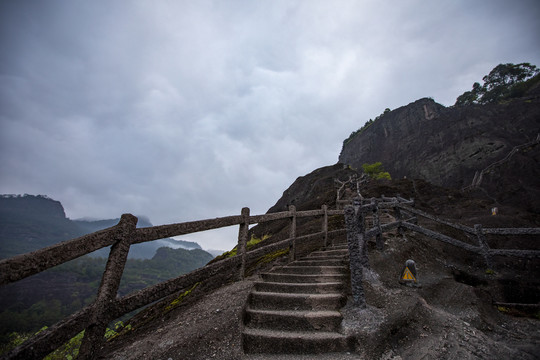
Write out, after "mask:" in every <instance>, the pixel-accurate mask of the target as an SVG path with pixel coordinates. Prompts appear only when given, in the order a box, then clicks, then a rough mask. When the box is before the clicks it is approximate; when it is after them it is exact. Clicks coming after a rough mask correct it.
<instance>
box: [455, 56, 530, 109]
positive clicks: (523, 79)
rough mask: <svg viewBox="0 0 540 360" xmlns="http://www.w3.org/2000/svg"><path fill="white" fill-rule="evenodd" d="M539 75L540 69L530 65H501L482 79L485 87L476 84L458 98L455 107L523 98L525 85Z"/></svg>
mask: <svg viewBox="0 0 540 360" xmlns="http://www.w3.org/2000/svg"><path fill="white" fill-rule="evenodd" d="M539 73H540V69H538V68H537V67H536V66H535V65H531V64H529V63H521V64H517V65H514V64H511V63H508V64H499V65H497V66H496V67H495V68H494V69H493V70H491V72H490V73H489V74H488V75H486V76H484V77H483V78H482V80H483V81H484V85H480V83H477V82H475V83H474V84H473V88H472V90H471V91H466V92H464V93H463V94H461V95H460V96H458V98H457V100H456V104H455V105H457V106H459V105H471V104H487V103H493V102H497V101H500V100H503V99H507V98H511V97H516V96H521V95H523V93H524V92H525V91H526V88H527V86H525V87H524V86H523V85H524V84H526V83H528V80H530V79H533V78H537V77H538V74H539ZM536 80H538V79H536ZM534 82H536V81H534ZM529 85H532V84H529Z"/></svg>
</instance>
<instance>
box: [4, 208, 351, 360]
mask: <svg viewBox="0 0 540 360" xmlns="http://www.w3.org/2000/svg"><path fill="white" fill-rule="evenodd" d="M334 215H343V210H328V208H327V206H325V205H324V206H323V207H322V208H321V209H318V210H307V211H296V208H295V207H294V206H290V207H289V210H288V211H282V212H278V213H271V214H264V215H253V216H250V215H249V208H244V209H242V212H241V215H233V216H226V217H220V218H214V219H207V220H197V221H190V222H183V223H177V224H169V225H160V226H153V227H147V228H136V223H137V218H136V217H134V216H132V215H130V214H124V215H122V217H121V219H120V222H119V223H118V224H117V225H115V226H113V227H110V228H108V229H104V230H101V231H98V232H96V233H93V234H89V235H84V236H81V237H79V238H75V239H72V240H68V241H64V242H61V243H59V244H56V245H53V246H49V247H47V248H44V249H40V250H37V251H34V252H31V253H27V254H22V255H17V256H14V257H12V258H10V259H4V260H1V261H0V285H5V284H9V283H13V282H16V281H19V280H22V279H24V278H26V277H28V276H31V275H34V274H37V273H39V272H42V271H44V270H47V269H49V268H52V267H54V266H57V265H60V264H63V263H65V262H68V261H70V260H73V259H75V258H78V257H81V256H84V255H87V254H89V253H91V252H93V251H96V250H99V249H101V248H104V247H107V246H111V251H110V255H109V259H108V261H107V266H106V269H105V271H104V274H103V279H102V283H101V285H100V287H99V290H98V296H97V298H96V300H95V301H94V302H93V303H92V304H90V305H88V306H86V307H85V308H83V309H81V310H79V311H78V312H76V313H74V314H72V315H71V316H69V317H67V318H66V319H64V320H62V321H60V322H58V323H57V324H55V325H53V326H51V327H50V328H48V329H46V330H44V331H41V332H40V333H38V334H37V335H35V336H34V337H32V338H31V339H30V340H28V341H26V342H25V343H23V344H22V345H20V346H19V347H17V348H15V349H14V350H12V351H11V352H9V353H8V354H5V355H3V357H2V358H7V359H28V358H43V357H44V356H46V355H47V354H49V353H50V352H52V351H54V350H55V349H56V348H58V347H59V346H61V345H62V344H64V343H65V342H67V341H69V339H71V338H72V337H74V336H75V335H77V334H78V333H79V332H81V331H83V330H85V331H86V332H85V336H84V338H83V343H82V345H81V349H80V352H79V358H80V359H91V358H93V357H95V356H96V355H97V352H99V348H100V347H101V343H102V342H103V339H104V337H103V335H104V332H105V329H106V325H107V324H108V323H109V322H110V321H112V320H114V319H116V318H119V317H121V316H123V315H125V314H128V313H130V312H132V311H134V310H137V309H140V308H141V307H144V306H146V305H148V304H151V303H154V302H156V301H159V300H161V299H163V298H165V297H167V296H169V295H171V294H174V293H177V292H179V291H182V290H184V289H186V288H191V287H192V286H194V285H195V284H197V283H200V282H203V281H207V280H209V279H211V278H213V277H215V276H218V275H220V276H221V275H223V274H224V273H229V274H232V275H234V272H238V268H240V270H239V274H238V278H244V277H245V273H246V264H248V263H251V262H254V261H256V260H257V259H258V258H261V257H263V256H265V255H267V254H270V253H272V252H275V251H277V250H279V249H288V250H289V253H290V257H291V259H294V258H295V256H296V244H297V243H303V242H311V241H314V240H317V239H321V240H322V242H323V246H325V247H326V246H328V245H330V244H329V242H328V239H329V235H330V236H332V235H334V234H337V233H339V232H344V231H345V229H341V230H335V231H328V216H334ZM305 217H321V218H322V226H321V231H320V232H316V233H313V234H307V235H303V236H297V234H296V219H297V218H305ZM281 219H289V220H290V224H291V230H290V233H289V238H287V239H285V240H282V241H279V242H276V243H272V244H269V245H266V246H261V247H258V248H256V249H252V250H250V251H247V241H248V238H247V237H248V227H249V225H252V224H259V223H265V222H269V221H275V220H281ZM228 226H239V227H240V229H239V235H238V246H237V254H236V255H235V256H233V257H230V258H226V259H222V260H219V261H216V262H213V263H210V264H208V265H206V266H204V267H201V268H199V269H196V270H193V271H191V272H190V273H188V274H184V275H181V276H178V277H176V278H173V279H169V280H167V281H164V282H161V283H158V284H155V285H153V286H150V287H147V288H145V289H142V290H139V291H136V292H134V293H131V294H128V295H125V296H123V297H120V298H118V297H117V292H118V287H119V283H120V279H121V277H122V274H123V270H124V266H125V262H126V260H127V253H128V251H129V247H130V246H131V245H134V244H139V243H143V242H148V241H153V240H158V239H162V238H167V237H173V236H179V235H185V234H191V233H195V232H201V231H207V230H213V229H218V228H223V227H228Z"/></svg>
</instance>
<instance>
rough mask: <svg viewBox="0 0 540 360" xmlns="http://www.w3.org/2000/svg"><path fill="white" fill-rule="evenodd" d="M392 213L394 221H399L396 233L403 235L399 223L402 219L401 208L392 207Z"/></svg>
mask: <svg viewBox="0 0 540 360" xmlns="http://www.w3.org/2000/svg"><path fill="white" fill-rule="evenodd" d="M394 214H395V217H396V221H399V225H398V235H399V236H401V237H403V226H402V225H401V221H402V220H403V219H402V216H401V209H400V208H399V206H395V207H394Z"/></svg>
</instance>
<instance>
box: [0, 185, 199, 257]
mask: <svg viewBox="0 0 540 360" xmlns="http://www.w3.org/2000/svg"><path fill="white" fill-rule="evenodd" d="M119 220H120V219H107V220H93V221H88V220H70V219H68V218H66V214H65V211H64V208H63V206H62V204H61V203H60V202H59V201H56V200H53V199H51V198H49V197H48V196H46V195H28V194H25V195H0V258H8V257H11V256H14V255H17V254H23V253H27V252H30V251H34V250H38V249H41V248H44V247H47V246H51V245H54V244H56V243H58V242H61V241H65V240H69V239H72V238H75V237H79V236H82V235H85V234H89V233H92V232H96V231H99V230H102V229H105V228H108V227H111V226H114V225H116V224H118V221H119ZM150 226H152V224H151V223H150V221H149V220H148V219H147V218H146V217H144V216H141V217H139V221H138V223H137V227H150ZM160 247H169V248H173V249H178V248H182V249H186V250H191V249H201V246H200V245H199V244H198V243H196V242H191V241H184V240H175V239H160V240H156V241H151V242H147V243H142V244H136V245H133V246H132V247H131V248H130V251H129V255H128V257H129V258H131V259H151V258H152V257H153V256H154V255H155V254H156V251H157V249H159V248H160ZM92 256H94V257H96V256H99V257H107V256H108V249H106V248H105V249H101V250H98V251H96V252H94V253H93V254H92Z"/></svg>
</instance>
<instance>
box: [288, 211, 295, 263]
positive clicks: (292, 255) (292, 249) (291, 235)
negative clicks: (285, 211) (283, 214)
mask: <svg viewBox="0 0 540 360" xmlns="http://www.w3.org/2000/svg"><path fill="white" fill-rule="evenodd" d="M289 214H290V217H291V228H290V231H289V239H292V240H293V241H292V245H291V246H289V260H290V261H294V260H296V206H294V205H289Z"/></svg>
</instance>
